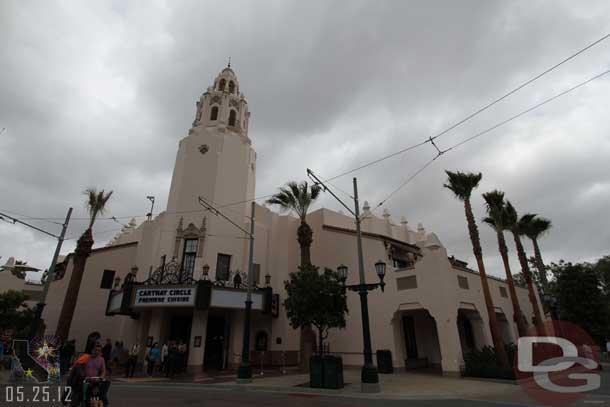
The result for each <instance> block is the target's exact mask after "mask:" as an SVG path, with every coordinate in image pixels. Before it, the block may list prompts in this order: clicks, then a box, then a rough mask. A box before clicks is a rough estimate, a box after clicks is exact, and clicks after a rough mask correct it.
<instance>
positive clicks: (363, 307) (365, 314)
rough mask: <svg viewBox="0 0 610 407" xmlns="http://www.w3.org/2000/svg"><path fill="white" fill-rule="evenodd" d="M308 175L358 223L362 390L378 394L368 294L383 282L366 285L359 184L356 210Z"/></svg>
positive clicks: (355, 203)
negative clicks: (362, 362) (362, 359)
mask: <svg viewBox="0 0 610 407" xmlns="http://www.w3.org/2000/svg"><path fill="white" fill-rule="evenodd" d="M307 175H308V176H309V178H311V180H312V181H313V182H314V183H315V184H316V185H320V186H321V187H322V188H323V189H324V191H325V192H328V193H330V194H331V195H332V196H333V198H335V199H336V200H337V201H338V202H339V203H340V204H341V205H343V207H344V208H345V209H347V210H348V211H349V213H351V214H352V215H353V216H354V219H355V222H356V244H357V251H358V274H359V276H360V284H356V285H354V286H351V287H349V288H350V290H352V291H356V292H357V293H358V294H359V295H360V311H361V315H362V316H361V318H362V339H363V345H364V365H363V366H362V371H361V381H362V383H361V388H362V391H363V392H366V393H378V392H380V391H381V389H380V387H379V374H378V372H377V368H376V367H375V365H374V364H373V350H372V345H371V329H370V323H369V306H368V298H367V297H368V292H369V291H370V290H374V289H375V288H377V287H380V288H382V290H383V280H382V282H381V284H379V283H375V284H366V281H365V276H364V258H363V254H362V231H361V228H360V222H361V219H360V204H359V202H358V182H357V179H356V178H354V179H353V182H354V196H353V199H354V209H353V210H352V208H350V207H349V206H348V205H346V204H345V203H344V202H343V201H342V200H341V199H339V197H338V196H337V195H335V194H334V193H333V191H331V190H330V189H329V188H328V187H327V186H326V185H325V184H324V182H323V181H322V180H321V179H320V178H318V176H316V175H315V174H314V172H313V171H312V170H310V169H309V168H308V169H307Z"/></svg>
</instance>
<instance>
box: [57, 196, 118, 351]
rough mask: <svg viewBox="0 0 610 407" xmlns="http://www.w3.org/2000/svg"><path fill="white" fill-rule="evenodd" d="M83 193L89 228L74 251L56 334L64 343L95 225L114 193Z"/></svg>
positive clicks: (89, 251)
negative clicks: (85, 199) (85, 197)
mask: <svg viewBox="0 0 610 407" xmlns="http://www.w3.org/2000/svg"><path fill="white" fill-rule="evenodd" d="M83 193H84V194H85V195H86V196H87V202H86V204H85V205H86V207H87V210H88V212H89V227H88V228H87V229H86V230H85V231H84V232H83V234H82V235H81V237H80V238H79V239H78V242H77V243H76V250H75V251H74V266H73V267H72V275H71V276H70V282H69V284H68V290H67V291H66V298H65V299H64V303H63V305H62V307H61V313H60V315H59V322H58V323H57V331H56V333H55V334H56V335H57V336H58V337H59V338H61V340H62V341H65V340H66V339H67V338H68V334H69V333H70V325H71V324H72V317H73V316H74V308H76V301H77V300H78V291H79V290H80V284H81V281H82V280H83V273H84V271H85V264H86V263H87V257H89V255H90V254H91V247H92V246H93V233H92V229H93V224H94V223H95V219H96V218H97V216H98V215H100V214H103V213H104V210H105V209H106V204H107V203H108V200H109V199H110V197H111V196H112V191H109V192H105V191H104V190H103V189H102V190H101V191H98V190H97V189H96V188H87V189H86V190H85V192H83Z"/></svg>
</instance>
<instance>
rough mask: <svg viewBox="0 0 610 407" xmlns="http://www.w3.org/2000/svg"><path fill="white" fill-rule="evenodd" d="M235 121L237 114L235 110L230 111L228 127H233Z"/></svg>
mask: <svg viewBox="0 0 610 407" xmlns="http://www.w3.org/2000/svg"><path fill="white" fill-rule="evenodd" d="M236 121H237V112H236V111H235V110H231V112H230V113H229V126H235V122H236Z"/></svg>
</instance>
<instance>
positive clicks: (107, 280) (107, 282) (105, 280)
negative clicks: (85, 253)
mask: <svg viewBox="0 0 610 407" xmlns="http://www.w3.org/2000/svg"><path fill="white" fill-rule="evenodd" d="M115 274H116V271H114V270H104V274H102V283H101V284H100V288H104V289H107V290H109V289H111V288H112V283H113V282H114V275H115Z"/></svg>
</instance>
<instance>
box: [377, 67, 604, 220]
mask: <svg viewBox="0 0 610 407" xmlns="http://www.w3.org/2000/svg"><path fill="white" fill-rule="evenodd" d="M609 73H610V69H607V70H605V71H603V72H601V73H599V74H597V75H595V76H593V77H591V78H589V79H587V80H585V81H583V82H580V83H578V84H576V85H574V86H572V87H570V88H568V89H566V90H564V91H562V92H560V93H557V94H556V95H553V96H551V97H549V98H547V99H544V100H542V101H541V102H539V103H536V104H535V105H533V106H531V107H529V108H527V109H525V110H522V111H520V112H519V113H517V114H515V115H513V116H511V117H509V118H507V119H505V120H502V121H501V122H498V123H496V124H495V125H493V126H491V127H488V128H486V129H485V130H482V131H480V132H478V133H475V134H474V135H472V136H470V137H468V138H466V139H464V140H462V141H460V142H458V143H456V144H454V145H452V146H451V147H449V148H446V149H444V150H440V149H439V148H438V147H437V146H436V145H434V146H435V148H436V149H437V151H438V152H437V155H436V156H435V157H434V158H432V159H431V160H430V161H427V162H426V163H425V164H424V165H423V166H422V167H420V168H419V169H418V170H417V171H416V172H415V173H413V174H412V175H411V176H409V178H407V179H406V180H405V181H403V182H402V183H401V184H400V185H399V186H398V188H395V189H394V190H392V192H390V194H389V195H388V196H386V197H385V198H384V199H382V200H381V201H380V202H379V204H378V205H376V206H375V208H374V209H377V208H378V207H380V206H381V205H383V204H384V203H386V202H387V201H388V200H389V199H390V198H391V197H392V196H394V195H395V194H396V193H397V192H398V191H400V190H401V189H402V188H403V187H405V186H406V185H407V184H408V183H410V182H411V181H413V180H414V179H415V178H416V177H417V176H418V175H419V174H421V173H422V172H423V171H424V170H425V169H426V168H427V167H428V166H430V165H431V164H432V163H433V162H434V161H436V160H437V159H438V158H440V157H441V156H442V155H443V154H445V153H447V152H449V151H452V150H454V149H456V148H458V147H461V146H462V145H464V144H466V143H468V142H470V141H472V140H475V139H477V138H479V137H481V136H483V135H485V134H488V133H490V132H491V131H493V130H495V129H497V128H499V127H501V126H504V125H505V124H507V123H510V122H512V121H513V120H515V119H518V118H519V117H521V116H523V115H526V114H527V113H530V112H532V111H534V110H536V109H538V108H540V107H542V106H544V105H546V104H547V103H550V102H552V101H554V100H556V99H558V98H560V97H562V96H564V95H566V94H568V93H570V92H573V91H574V90H576V89H578V88H580V87H582V86H585V85H587V84H588V83H591V82H593V81H595V80H597V79H599V78H601V77H603V76H605V75H607V74H609Z"/></svg>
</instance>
